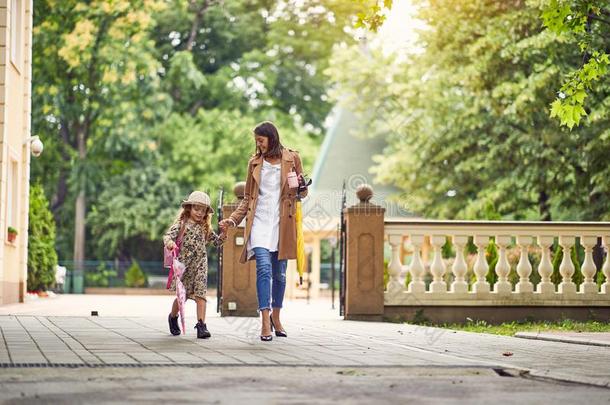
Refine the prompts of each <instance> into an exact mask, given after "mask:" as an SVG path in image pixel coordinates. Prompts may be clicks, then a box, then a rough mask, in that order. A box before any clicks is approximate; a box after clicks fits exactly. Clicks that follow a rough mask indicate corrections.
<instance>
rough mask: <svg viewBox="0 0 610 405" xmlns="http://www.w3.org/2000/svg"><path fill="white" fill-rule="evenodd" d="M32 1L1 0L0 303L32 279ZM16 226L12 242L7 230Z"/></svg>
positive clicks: (18, 297) (15, 298) (19, 295)
mask: <svg viewBox="0 0 610 405" xmlns="http://www.w3.org/2000/svg"><path fill="white" fill-rule="evenodd" d="M31 28H32V0H0V148H1V153H0V165H1V170H0V304H6V303H12V302H19V301H23V299H24V297H25V292H26V291H25V289H26V279H27V229H28V205H29V201H28V195H29V164H30V153H29V142H25V140H26V139H27V138H28V137H29V136H30V104H31V94H30V93H31V90H30V89H31V43H32V41H31V38H32V29H31ZM9 226H12V227H14V228H17V231H18V235H17V240H16V241H15V242H14V243H10V242H8V239H7V228H8V227H9Z"/></svg>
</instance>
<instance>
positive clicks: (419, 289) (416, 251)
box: [409, 235, 426, 293]
mask: <svg viewBox="0 0 610 405" xmlns="http://www.w3.org/2000/svg"><path fill="white" fill-rule="evenodd" d="M423 243H424V235H411V245H413V260H411V266H409V271H410V272H411V282H410V283H409V292H410V293H423V292H426V283H425V282H424V279H423V276H424V272H425V270H426V269H425V267H424V263H423V262H422V260H421V253H420V251H421V246H422V245H423Z"/></svg>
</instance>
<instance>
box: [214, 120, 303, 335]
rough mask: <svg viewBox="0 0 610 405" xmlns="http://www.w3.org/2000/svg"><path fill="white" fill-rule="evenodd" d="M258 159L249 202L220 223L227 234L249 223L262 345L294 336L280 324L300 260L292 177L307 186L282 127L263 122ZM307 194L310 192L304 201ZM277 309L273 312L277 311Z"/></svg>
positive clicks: (251, 170) (257, 131) (247, 252)
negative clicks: (290, 270)
mask: <svg viewBox="0 0 610 405" xmlns="http://www.w3.org/2000/svg"><path fill="white" fill-rule="evenodd" d="M254 141H255V143H256V154H255V155H254V156H252V158H250V161H249V162H248V174H247V178H246V187H245V190H244V199H243V200H242V201H241V202H240V204H239V206H238V207H237V209H236V210H235V211H234V212H233V213H232V214H231V215H230V217H229V218H227V219H224V220H222V221H221V222H220V224H219V225H220V228H221V230H222V231H223V233H224V232H225V231H226V228H227V227H229V226H237V225H238V224H239V223H240V222H241V221H242V220H243V219H244V217H245V218H246V230H245V235H244V236H245V239H244V240H246V241H247V243H246V244H245V245H244V249H243V251H242V254H241V258H240V262H241V263H246V261H248V260H252V259H255V260H256V293H257V296H258V307H259V310H260V313H261V321H262V322H261V323H262V327H261V340H262V341H265V342H268V341H271V340H272V339H273V337H272V336H271V332H272V328H273V329H275V335H276V336H280V337H286V336H288V335H287V334H286V331H285V330H284V327H283V326H282V322H281V320H280V311H281V308H282V303H283V300H284V291H285V289H286V264H287V260H288V259H295V258H296V250H297V249H296V246H297V243H296V240H297V234H296V221H295V210H296V206H295V198H296V193H297V188H296V187H295V188H290V187H289V185H288V181H287V178H288V173H290V172H296V174H297V176H298V179H299V182H300V184H301V185H303V183H304V182H303V178H302V172H303V167H302V165H301V158H300V157H299V155H298V153H297V152H295V151H292V150H290V149H287V148H285V147H283V146H282V144H281V143H280V136H279V134H278V131H277V128H276V127H275V126H274V125H273V124H272V123H271V122H263V123H261V124H259V125H258V126H257V127H256V128H254ZM306 195H307V189H306V188H304V191H302V192H301V196H302V197H304V196H306ZM272 308H273V310H271V309H272Z"/></svg>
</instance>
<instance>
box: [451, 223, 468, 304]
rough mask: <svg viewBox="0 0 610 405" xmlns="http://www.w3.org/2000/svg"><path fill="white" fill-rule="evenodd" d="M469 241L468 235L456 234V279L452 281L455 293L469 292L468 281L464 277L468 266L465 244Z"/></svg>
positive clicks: (452, 290)
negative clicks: (465, 256) (465, 257)
mask: <svg viewBox="0 0 610 405" xmlns="http://www.w3.org/2000/svg"><path fill="white" fill-rule="evenodd" d="M467 243H468V236H457V235H456V236H454V237H453V244H454V245H455V261H454V262H453V267H452V269H451V270H452V271H453V275H454V277H455V280H454V281H453V283H451V292H453V293H467V292H468V283H467V282H466V280H465V279H464V276H466V272H467V271H468V266H467V265H466V260H465V259H464V246H465V245H466V244H467Z"/></svg>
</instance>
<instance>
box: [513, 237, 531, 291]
mask: <svg viewBox="0 0 610 405" xmlns="http://www.w3.org/2000/svg"><path fill="white" fill-rule="evenodd" d="M533 242H534V238H532V237H531V236H517V245H519V249H520V251H521V255H520V256H519V263H518V264H517V274H519V282H518V283H517V285H516V286H515V291H517V292H518V293H520V294H529V293H532V292H534V285H533V284H532V282H531V281H530V275H531V274H532V264H531V263H530V258H529V256H528V255H527V248H528V247H529V246H530V245H531V244H532V243H533Z"/></svg>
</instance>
